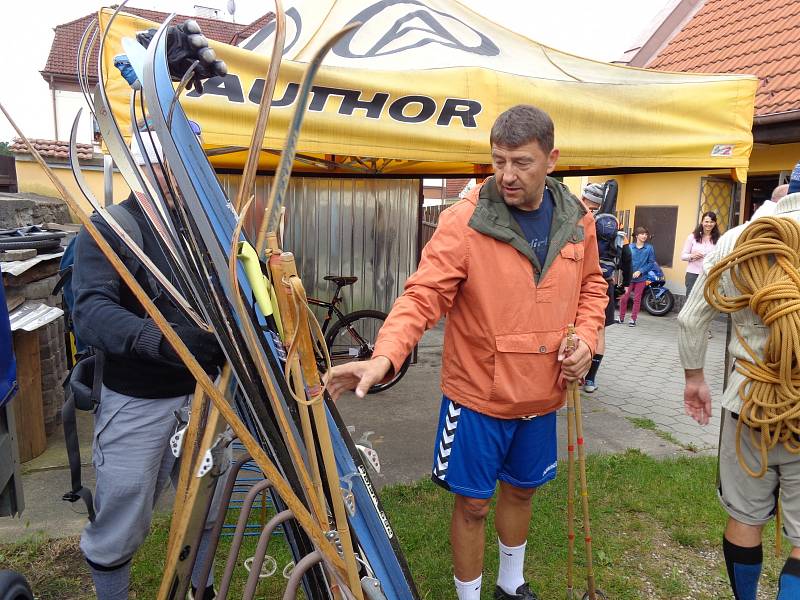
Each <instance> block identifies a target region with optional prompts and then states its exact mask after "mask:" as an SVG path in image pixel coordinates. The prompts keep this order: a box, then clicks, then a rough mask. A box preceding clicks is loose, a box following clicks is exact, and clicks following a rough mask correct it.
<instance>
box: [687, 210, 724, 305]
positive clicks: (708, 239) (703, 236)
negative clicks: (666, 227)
mask: <svg viewBox="0 0 800 600" xmlns="http://www.w3.org/2000/svg"><path fill="white" fill-rule="evenodd" d="M719 235H720V234H719V225H717V213H715V212H713V211H710V210H709V211H707V212H704V213H703V216H702V218H701V219H700V223H699V224H698V225H697V227H695V230H694V231H693V232H692V233H690V234H689V237H688V238H686V243H685V244H684V245H683V251H682V252H681V260H685V261H687V262H688V263H689V264H688V266H687V267H686V280H685V281H686V298H687V299H688V298H689V294H691V293H692V288H693V287H694V282H695V281H697V278H698V277H699V276H700V273H702V272H703V260H704V259H705V257H706V256H708V255H709V254H711V251H712V250H713V249H714V247H715V246H716V245H717V241H718V240H719Z"/></svg>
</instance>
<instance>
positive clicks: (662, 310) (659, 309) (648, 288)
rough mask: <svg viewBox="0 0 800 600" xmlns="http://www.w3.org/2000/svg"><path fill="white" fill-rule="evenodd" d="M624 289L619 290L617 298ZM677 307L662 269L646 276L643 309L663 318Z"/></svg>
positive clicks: (658, 268) (653, 270) (651, 271)
mask: <svg viewBox="0 0 800 600" xmlns="http://www.w3.org/2000/svg"><path fill="white" fill-rule="evenodd" d="M624 291H625V290H624V288H623V289H622V290H620V289H619V288H618V289H617V292H618V294H617V298H619V297H620V296H621V295H622V292H624ZM674 306H675V296H673V295H672V292H670V291H669V290H668V289H667V280H666V278H665V277H664V272H663V271H662V270H661V268H660V267H656V268H655V269H652V270H650V271H648V273H647V275H646V276H645V288H644V293H643V294H642V307H643V308H644V309H645V310H646V311H647V312H648V313H650V314H651V315H653V316H655V317H663V316H664V315H666V314H668V313H669V312H670V311H671V310H672V309H673V307H674Z"/></svg>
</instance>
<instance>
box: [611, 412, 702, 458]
mask: <svg viewBox="0 0 800 600" xmlns="http://www.w3.org/2000/svg"><path fill="white" fill-rule="evenodd" d="M626 419H628V421H630V422H631V423H632V424H633V425H635V426H636V427H638V428H639V429H647V430H648V431H652V432H653V433H655V434H656V435H657V436H658V437H660V438H661V439H662V440H664V441H665V442H669V443H670V444H675V445H676V446H680V447H681V448H683V449H684V450H689V451H690V452H697V447H696V446H695V445H694V444H682V443H681V442H680V441H678V438H676V437H675V436H674V435H672V434H671V433H669V432H668V431H663V430H661V429H659V428H658V426H657V425H656V423H655V421H653V420H652V419H647V418H645V417H626Z"/></svg>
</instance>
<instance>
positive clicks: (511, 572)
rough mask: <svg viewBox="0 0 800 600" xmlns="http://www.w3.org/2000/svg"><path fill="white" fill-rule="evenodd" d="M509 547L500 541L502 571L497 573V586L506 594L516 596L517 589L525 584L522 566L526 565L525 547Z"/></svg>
mask: <svg viewBox="0 0 800 600" xmlns="http://www.w3.org/2000/svg"><path fill="white" fill-rule="evenodd" d="M526 544H527V542H525V543H524V544H522V545H521V546H514V547H509V546H506V545H505V544H503V542H501V541H500V540H499V539H498V540H497V545H498V546H499V547H500V569H499V571H498V573H497V585H499V586H500V587H501V588H503V591H504V592H505V593H506V594H516V593H517V588H518V587H519V586H521V585H522V584H523V583H525V577H524V576H523V575H522V566H523V564H524V563H525V545H526Z"/></svg>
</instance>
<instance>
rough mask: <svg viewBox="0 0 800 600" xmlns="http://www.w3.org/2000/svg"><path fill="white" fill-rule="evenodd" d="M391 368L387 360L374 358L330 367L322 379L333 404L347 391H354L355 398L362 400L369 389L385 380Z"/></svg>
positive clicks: (378, 357) (382, 357)
mask: <svg viewBox="0 0 800 600" xmlns="http://www.w3.org/2000/svg"><path fill="white" fill-rule="evenodd" d="M391 368H392V363H391V362H389V359H388V358H386V357H385V356H375V357H374V358H371V359H369V360H364V361H355V362H350V363H346V364H344V365H338V366H336V367H332V368H331V370H330V371H328V372H327V373H326V374H325V377H323V381H324V382H325V385H326V389H327V390H328V393H329V394H330V395H331V398H333V400H334V402H335V401H336V400H338V399H339V396H341V395H342V392H346V391H349V390H355V392H356V396H358V397H359V398H363V397H364V396H366V395H367V392H368V391H369V388H371V387H372V386H373V385H375V384H376V383H380V382H381V381H383V380H384V379H385V378H386V375H388V374H389V371H390V370H391Z"/></svg>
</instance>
